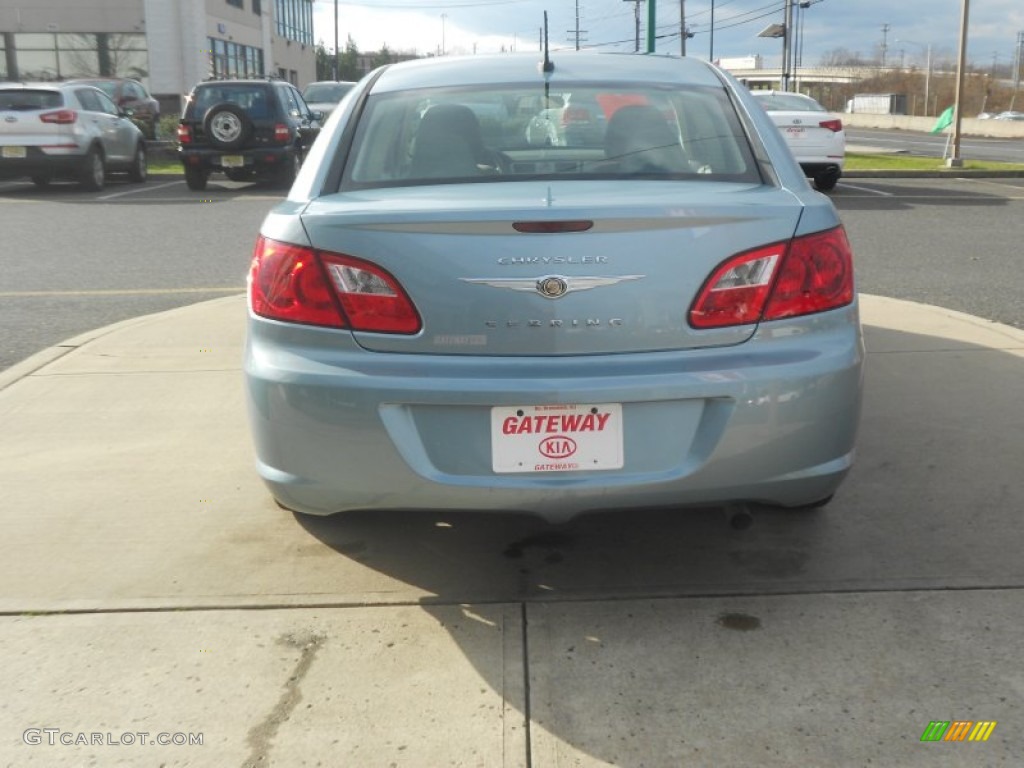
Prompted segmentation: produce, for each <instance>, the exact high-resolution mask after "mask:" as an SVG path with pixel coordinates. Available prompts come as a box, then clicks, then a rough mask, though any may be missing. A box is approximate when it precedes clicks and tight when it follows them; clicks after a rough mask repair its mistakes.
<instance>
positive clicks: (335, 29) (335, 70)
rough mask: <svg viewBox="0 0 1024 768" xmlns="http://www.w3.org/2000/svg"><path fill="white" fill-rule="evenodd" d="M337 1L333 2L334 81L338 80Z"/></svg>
mask: <svg viewBox="0 0 1024 768" xmlns="http://www.w3.org/2000/svg"><path fill="white" fill-rule="evenodd" d="M339 56H340V53H339V51H338V0H334V79H335V80H337V79H338V58H339Z"/></svg>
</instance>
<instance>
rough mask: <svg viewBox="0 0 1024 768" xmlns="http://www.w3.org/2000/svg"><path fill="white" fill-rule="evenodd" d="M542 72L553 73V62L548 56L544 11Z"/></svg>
mask: <svg viewBox="0 0 1024 768" xmlns="http://www.w3.org/2000/svg"><path fill="white" fill-rule="evenodd" d="M542 69H543V71H544V72H554V71H555V62H553V61H552V60H551V57H550V56H548V12H547V11H544V64H543V66H542Z"/></svg>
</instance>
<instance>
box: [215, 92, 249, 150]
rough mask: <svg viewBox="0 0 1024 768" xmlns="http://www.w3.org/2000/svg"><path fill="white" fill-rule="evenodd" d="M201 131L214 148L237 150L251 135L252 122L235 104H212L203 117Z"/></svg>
mask: <svg viewBox="0 0 1024 768" xmlns="http://www.w3.org/2000/svg"><path fill="white" fill-rule="evenodd" d="M203 130H205V131H206V135H207V137H209V139H210V143H211V144H213V145H214V146H217V147H221V148H222V149H238V148H239V147H241V146H242V145H243V144H245V142H246V140H247V139H248V138H249V134H251V133H252V121H251V120H249V116H248V115H246V114H245V110H244V109H242V108H241V107H240V106H238V105H237V104H231V103H229V102H225V103H223V104H214V105H213V106H212V107H210V108H209V109H208V110H206V115H205V116H204V117H203Z"/></svg>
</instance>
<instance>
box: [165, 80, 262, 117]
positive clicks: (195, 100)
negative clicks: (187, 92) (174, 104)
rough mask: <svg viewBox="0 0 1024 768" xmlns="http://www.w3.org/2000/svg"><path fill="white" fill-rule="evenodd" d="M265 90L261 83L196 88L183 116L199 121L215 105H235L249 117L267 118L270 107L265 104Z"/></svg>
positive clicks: (220, 84) (225, 84)
mask: <svg viewBox="0 0 1024 768" xmlns="http://www.w3.org/2000/svg"><path fill="white" fill-rule="evenodd" d="M267 90H268V89H267V86H266V85H264V84H262V83H218V84H217V85H215V86H209V87H203V88H196V89H195V91H194V92H193V94H192V100H191V101H189V103H188V104H186V105H185V114H186V115H189V114H191V116H192V117H193V118H196V119H199V118H202V116H203V115H205V114H206V112H207V111H208V110H209V109H210V107H212V106H214V105H215V104H235V105H237V106H239V107H241V108H242V109H244V110H245V111H246V114H248V115H249V116H250V117H253V118H260V117H268V116H269V115H270V112H269V109H270V106H269V104H268V103H267ZM190 110H191V112H190Z"/></svg>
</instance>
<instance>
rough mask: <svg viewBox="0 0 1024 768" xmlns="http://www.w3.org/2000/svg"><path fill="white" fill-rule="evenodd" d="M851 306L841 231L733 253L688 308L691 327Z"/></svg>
mask: <svg viewBox="0 0 1024 768" xmlns="http://www.w3.org/2000/svg"><path fill="white" fill-rule="evenodd" d="M852 301H853V254H852V252H851V250H850V244H849V241H848V240H847V239H846V232H845V231H844V230H843V228H842V226H839V227H836V228H835V229H830V230H827V231H825V232H817V233H815V234H813V235H806V236H804V237H796V238H793V240H792V241H790V242H788V243H775V244H773V245H769V246H764V247H762V248H757V249H754V250H752V251H746V252H744V253H740V254H737V255H736V256H733V257H732V258H730V259H729V260H727V261H726V262H725V263H724V264H722V265H721V266H719V267H718V269H716V270H715V271H714V272H713V273H712V275H711V277H710V278H709V279H708V280H707V282H705V284H704V287H703V288H702V289H701V291H700V293H699V294H698V296H697V299H696V300H695V301H694V302H693V305H692V306H691V308H690V312H689V320H690V325H692V326H693V327H694V328H724V327H727V326H731V325H745V324H748V323H757V322H760V321H762V320H781V319H782V318H785V317H797V316H800V315H809V314H814V313H816V312H825V311H827V310H830V309H837V308H838V307H843V306H846V305H847V304H850V303H851V302H852Z"/></svg>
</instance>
